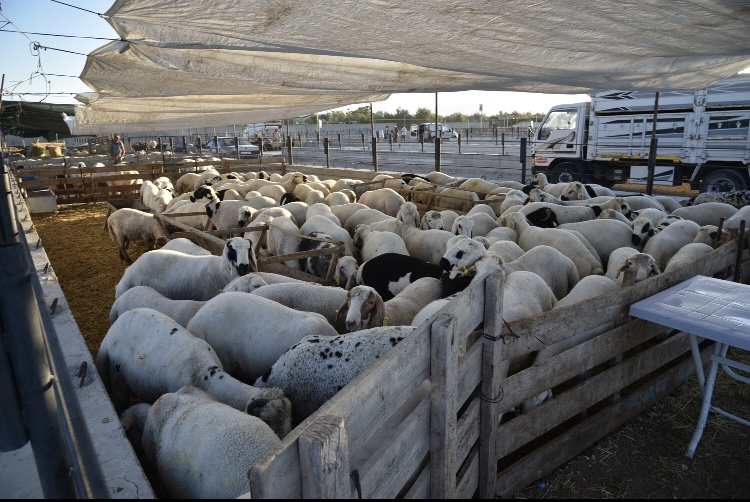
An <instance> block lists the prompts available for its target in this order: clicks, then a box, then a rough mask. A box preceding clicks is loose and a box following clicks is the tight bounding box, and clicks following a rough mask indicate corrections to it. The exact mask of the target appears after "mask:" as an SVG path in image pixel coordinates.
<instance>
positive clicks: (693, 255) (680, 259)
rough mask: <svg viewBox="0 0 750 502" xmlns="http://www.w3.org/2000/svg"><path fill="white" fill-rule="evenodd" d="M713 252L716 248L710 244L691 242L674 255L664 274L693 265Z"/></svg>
mask: <svg viewBox="0 0 750 502" xmlns="http://www.w3.org/2000/svg"><path fill="white" fill-rule="evenodd" d="M690 207H698V206H690ZM713 250H714V248H712V247H711V246H709V245H708V244H703V243H700V242H690V243H688V244H685V245H684V246H682V247H681V248H680V250H679V251H677V252H676V253H675V254H674V256H672V257H671V258H670V259H669V261H668V262H667V266H666V267H664V272H669V271H671V270H674V269H676V268H677V267H682V266H683V265H690V264H693V263H695V261H696V260H697V259H698V258H701V257H703V256H705V255H707V254H708V253H710V252H711V251H713Z"/></svg>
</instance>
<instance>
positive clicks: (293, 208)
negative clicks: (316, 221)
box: [281, 201, 310, 227]
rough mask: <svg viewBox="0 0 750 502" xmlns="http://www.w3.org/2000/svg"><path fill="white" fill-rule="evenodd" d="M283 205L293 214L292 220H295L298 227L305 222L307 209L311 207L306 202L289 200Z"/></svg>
mask: <svg viewBox="0 0 750 502" xmlns="http://www.w3.org/2000/svg"><path fill="white" fill-rule="evenodd" d="M281 207H282V208H284V209H286V210H287V211H289V212H290V213H291V214H292V216H293V219H292V221H293V222H295V223H296V224H297V226H298V227H301V226H302V225H304V224H305V220H306V219H307V210H308V209H309V208H310V206H308V205H307V203H306V202H302V201H295V202H289V203H287V204H283V205H282V206H281Z"/></svg>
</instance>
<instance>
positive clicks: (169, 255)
mask: <svg viewBox="0 0 750 502" xmlns="http://www.w3.org/2000/svg"><path fill="white" fill-rule="evenodd" d="M256 269H257V265H256V257H255V251H253V249H252V248H251V247H250V243H249V242H248V241H247V240H246V239H243V238H241V237H232V238H231V239H228V240H227V241H226V243H225V244H224V249H223V252H222V256H213V255H211V256H192V255H187V254H184V253H180V252H177V251H163V250H161V249H157V250H154V251H148V252H146V253H144V254H142V255H141V256H140V257H139V258H138V259H137V260H135V262H134V263H133V264H132V265H130V266H129V267H128V268H126V269H125V273H124V274H123V276H122V278H121V279H120V282H118V283H117V286H116V287H115V299H117V298H118V297H119V296H120V295H122V294H123V293H124V292H125V291H127V290H128V289H130V288H132V287H135V286H150V287H152V288H154V289H155V290H156V291H158V292H159V293H161V294H162V295H164V296H166V297H167V298H170V299H172V300H198V301H205V300H209V299H211V298H213V297H214V296H216V295H217V294H219V292H220V291H221V290H222V288H223V287H224V286H226V285H227V284H228V283H229V282H230V281H231V280H232V279H234V278H236V277H239V276H241V275H245V274H247V273H248V272H250V271H253V270H256Z"/></svg>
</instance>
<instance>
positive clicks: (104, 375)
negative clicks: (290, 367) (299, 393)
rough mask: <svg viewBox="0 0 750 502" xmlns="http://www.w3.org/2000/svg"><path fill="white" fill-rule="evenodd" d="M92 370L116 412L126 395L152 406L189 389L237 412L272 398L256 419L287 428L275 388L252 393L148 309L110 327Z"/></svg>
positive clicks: (196, 341)
mask: <svg viewBox="0 0 750 502" xmlns="http://www.w3.org/2000/svg"><path fill="white" fill-rule="evenodd" d="M237 294H244V293H237ZM176 362H177V363H178V364H175V363H176ZM96 369H97V372H98V373H99V376H100V377H101V379H102V383H103V384H104V386H105V388H106V389H107V391H108V392H109V393H110V394H111V396H112V404H113V405H114V407H115V410H117V412H118V413H122V412H123V411H125V409H126V408H127V406H128V404H129V402H130V395H131V393H132V394H135V395H136V396H138V398H139V399H141V400H142V401H146V402H149V403H153V402H154V401H156V400H157V399H159V397H160V396H161V395H163V394H166V393H168V392H175V391H177V390H179V389H180V388H181V387H183V386H185V385H192V386H194V387H198V388H200V389H202V390H204V391H206V392H209V393H210V394H211V395H212V396H214V397H215V398H216V399H217V400H218V401H220V402H222V403H224V404H226V405H228V406H231V407H232V408H234V409H236V410H240V411H244V410H246V409H247V407H248V405H249V404H250V403H251V402H252V401H254V400H255V399H268V400H273V401H275V403H274V406H273V411H272V412H271V413H270V414H268V415H266V416H261V418H262V419H263V420H264V421H267V422H268V424H269V426H270V427H271V428H272V429H273V430H274V431H276V432H277V433H279V434H282V435H283V434H286V433H288V432H289V431H290V430H291V406H290V404H289V401H288V400H286V399H285V398H284V395H283V393H282V392H281V391H280V390H279V389H258V388H255V387H252V386H250V385H247V384H245V383H242V382H240V381H239V380H237V379H236V378H233V377H231V376H229V375H227V374H226V373H225V372H224V369H223V366H222V364H221V362H220V361H219V358H218V357H217V355H216V353H215V352H214V351H213V350H212V347H211V346H210V345H209V344H208V343H206V342H205V341H204V340H201V339H200V338H196V337H195V336H193V335H192V334H191V333H190V332H189V330H187V329H185V328H184V327H182V326H180V325H179V324H177V323H176V322H175V321H174V320H172V319H171V318H170V317H167V316H166V315H165V314H162V313H161V312H157V311H156V310H153V309H150V308H135V309H132V310H129V311H127V312H124V313H123V314H122V315H121V316H120V317H119V318H118V319H117V320H116V321H115V322H114V324H112V326H110V328H109V330H108V331H107V334H106V335H105V336H104V339H103V340H102V343H101V345H100V347H99V351H98V352H97V355H96Z"/></svg>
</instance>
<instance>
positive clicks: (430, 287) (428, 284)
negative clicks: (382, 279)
mask: <svg viewBox="0 0 750 502" xmlns="http://www.w3.org/2000/svg"><path fill="white" fill-rule="evenodd" d="M442 296H443V283H442V282H440V280H439V279H435V278H434V277H423V278H421V279H417V280H416V281H414V282H412V283H411V284H409V285H408V286H406V287H405V288H404V289H403V290H402V291H401V292H399V293H398V294H397V295H396V296H394V297H393V298H391V299H390V300H387V301H384V300H383V298H382V297H381V296H380V295H379V294H378V292H377V291H375V289H374V288H372V287H370V286H361V285H360V286H354V287H353V288H352V289H350V290H349V291H348V292H347V297H346V299H345V300H344V302H343V304H342V305H341V307H340V308H339V312H338V315H339V316H343V317H344V319H345V324H346V329H347V331H350V332H351V331H359V330H362V329H368V328H376V327H378V326H407V325H409V324H411V321H412V319H414V316H415V315H417V313H418V312H419V311H420V310H422V308H423V307H424V306H425V305H427V304H428V303H430V302H431V301H433V300H437V299H439V298H441V297H442Z"/></svg>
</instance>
